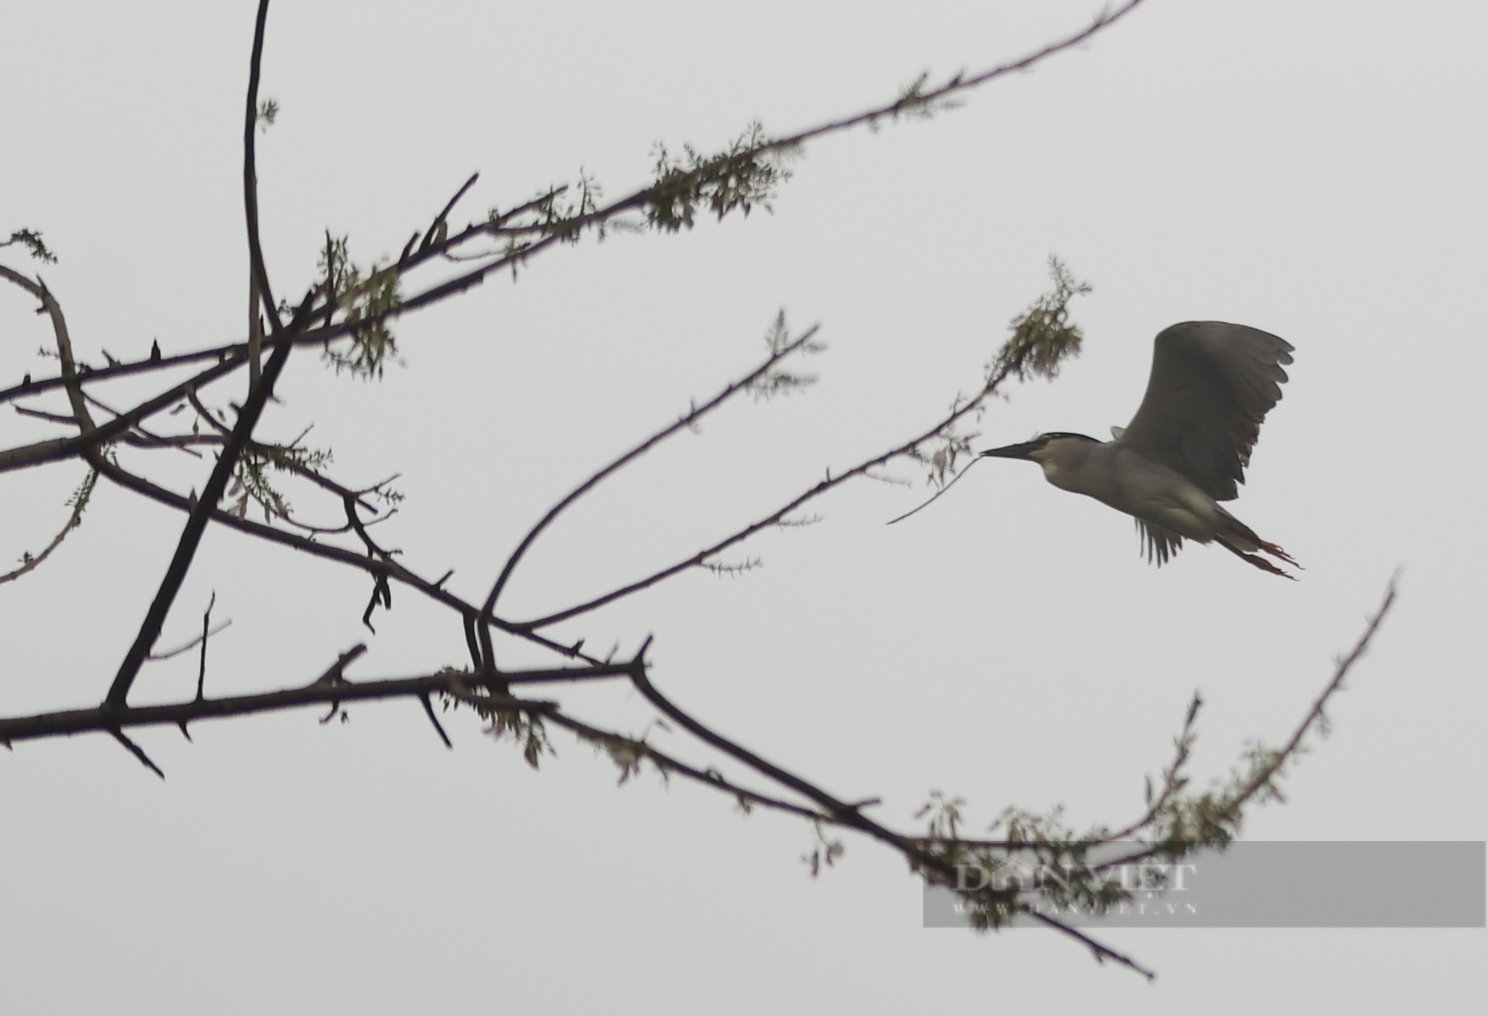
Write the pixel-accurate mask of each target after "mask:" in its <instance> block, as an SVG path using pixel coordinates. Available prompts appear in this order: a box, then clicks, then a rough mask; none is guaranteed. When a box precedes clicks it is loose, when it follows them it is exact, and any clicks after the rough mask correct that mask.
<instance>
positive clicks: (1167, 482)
mask: <svg viewBox="0 0 1488 1016" xmlns="http://www.w3.org/2000/svg"><path fill="white" fill-rule="evenodd" d="M1292 349H1293V347H1292V345H1291V343H1289V342H1287V341H1286V340H1285V339H1281V338H1278V337H1277V336H1275V335H1272V334H1271V333H1269V332H1263V331H1261V330H1260V329H1259V328H1250V327H1247V326H1246V325H1232V324H1228V323H1226V322H1224V321H1187V322H1184V323H1183V324H1176V325H1173V326H1172V327H1170V328H1165V329H1163V330H1162V331H1161V332H1159V333H1158V336H1157V341H1156V343H1155V348H1154V350H1153V354H1152V376H1151V377H1150V378H1149V379H1148V381H1147V394H1146V395H1144V396H1143V397H1142V404H1141V405H1140V406H1138V407H1137V415H1136V416H1134V417H1132V420H1131V423H1129V424H1127V425H1126V427H1125V428H1124V429H1123V428H1120V427H1113V428H1111V433H1112V435H1113V436H1112V439H1111V440H1110V441H1097V440H1096V439H1095V438H1093V437H1087V436H1085V435H1084V434H1071V433H1067V432H1064V431H1055V432H1051V433H1048V434H1040V435H1039V436H1038V437H1036V438H1034V439H1033V440H1032V441H1025V442H1023V443H1022V444H1014V445H1007V446H1006V447H1003V448H992V449H989V450H987V451H984V452H982V453H980V455H979V456H978V458H999V459H1026V460H1028V461H1030V462H1037V463H1038V464H1039V465H1040V466H1041V467H1043V470H1044V478H1045V479H1047V480H1048V481H1049V482H1050V483H1052V484H1053V485H1054V486H1056V487H1059V488H1061V489H1063V490H1068V491H1073V492H1074V493H1076V494H1084V495H1085V496H1086V497H1093V498H1095V499H1096V500H1097V501H1101V502H1104V503H1105V504H1108V505H1110V506H1111V507H1112V508H1115V509H1116V510H1117V511H1119V512H1125V513H1126V514H1128V515H1131V516H1133V517H1134V518H1135V519H1136V520H1137V531H1138V533H1139V535H1140V540H1141V546H1142V549H1143V550H1144V551H1145V552H1146V555H1147V559H1148V560H1149V561H1152V562H1154V563H1155V564H1157V565H1158V566H1159V567H1161V566H1162V565H1163V564H1164V563H1166V562H1167V560H1168V559H1169V558H1171V557H1172V556H1173V555H1174V554H1177V553H1178V551H1179V550H1180V549H1181V548H1182V546H1183V541H1184V540H1194V541H1196V542H1198V543H1210V542H1214V543H1218V544H1219V545H1220V546H1221V547H1223V548H1225V549H1226V550H1228V551H1229V552H1230V553H1232V554H1235V555H1236V556H1237V557H1240V558H1241V559H1243V560H1245V561H1248V562H1249V563H1250V564H1253V565H1255V566H1256V567H1257V568H1260V569H1262V570H1263V571H1268V572H1271V573H1272V574H1273V575H1281V576H1284V577H1285V578H1295V576H1293V575H1291V574H1289V573H1288V572H1286V571H1283V570H1282V569H1281V568H1279V567H1277V566H1276V565H1275V564H1273V563H1272V562H1271V561H1268V560H1267V559H1266V558H1264V557H1262V556H1261V554H1263V553H1264V554H1268V555H1270V556H1271V557H1273V558H1276V559H1277V560H1278V561H1282V562H1285V563H1286V564H1289V565H1291V566H1292V567H1294V568H1300V567H1301V565H1299V564H1297V562H1296V561H1294V560H1292V558H1291V556H1290V555H1289V554H1287V552H1286V551H1284V550H1282V549H1281V548H1280V547H1278V546H1277V545H1276V544H1274V543H1270V542H1268V541H1266V540H1263V539H1261V538H1260V537H1259V536H1257V535H1256V533H1255V530H1253V529H1251V528H1250V527H1249V526H1247V525H1246V524H1245V523H1243V522H1241V521H1240V520H1239V519H1237V518H1235V516H1233V515H1231V514H1230V513H1229V512H1228V511H1226V510H1225V509H1224V508H1223V507H1221V506H1220V504H1219V502H1221V501H1233V500H1234V499H1235V497H1236V495H1237V494H1238V485H1239V484H1241V483H1244V482H1245V467H1246V466H1248V465H1249V464H1250V453H1251V449H1253V448H1254V447H1255V443H1256V438H1257V436H1258V435H1259V434H1260V429H1261V421H1263V420H1264V419H1265V418H1266V414H1267V413H1268V412H1270V411H1271V407H1273V406H1275V405H1276V403H1277V402H1279V401H1280V400H1281V386H1282V384H1283V383H1284V382H1285V381H1286V379H1287V375H1286V371H1284V370H1283V369H1282V365H1283V364H1288V363H1291V362H1292V355H1291V354H1292Z"/></svg>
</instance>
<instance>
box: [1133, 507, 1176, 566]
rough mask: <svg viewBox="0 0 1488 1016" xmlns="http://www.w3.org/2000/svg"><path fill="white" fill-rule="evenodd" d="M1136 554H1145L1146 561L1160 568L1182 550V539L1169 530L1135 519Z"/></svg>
mask: <svg viewBox="0 0 1488 1016" xmlns="http://www.w3.org/2000/svg"><path fill="white" fill-rule="evenodd" d="M1136 522H1137V543H1138V551H1137V552H1138V553H1141V554H1146V555H1147V560H1148V561H1151V562H1152V563H1153V564H1155V565H1157V566H1158V567H1159V568H1161V567H1162V566H1163V565H1165V564H1167V563H1168V559H1169V558H1172V557H1177V556H1178V552H1179V551H1180V550H1182V549H1183V537H1181V536H1179V535H1178V534H1177V533H1175V532H1173V531H1172V530H1169V529H1164V528H1162V527H1161V526H1154V525H1153V524H1152V523H1150V522H1143V521H1142V520H1141V519H1137V520H1136Z"/></svg>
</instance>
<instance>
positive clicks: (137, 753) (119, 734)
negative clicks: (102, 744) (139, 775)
mask: <svg viewBox="0 0 1488 1016" xmlns="http://www.w3.org/2000/svg"><path fill="white" fill-rule="evenodd" d="M110 733H111V734H113V735H114V740H116V741H118V742H119V743H120V744H122V745H123V746H124V748H125V749H126V750H127V751H128V752H129V754H131V755H133V756H134V757H135V758H137V759H139V761H140V764H141V765H143V766H144V767H145V768H146V769H148V770H150V772H152V773H154V774H155V775H156V776H159V777H160V778H161V779H162V780H163V779H165V773H164V772H163V771H161V768H160V767H159V766H157V765H156V764H155V763H154V762H151V761H150V756H148V755H146V754H145V750H144V749H143V748H141V747H140V746H139V745H137V744H135V743H134V742H133V741H131V740H130V739H129V737H128V736H127V735H126V734H125V733H124V731H122V730H120V729H119V728H118V727H115V728H114V729H113V730H111V731H110Z"/></svg>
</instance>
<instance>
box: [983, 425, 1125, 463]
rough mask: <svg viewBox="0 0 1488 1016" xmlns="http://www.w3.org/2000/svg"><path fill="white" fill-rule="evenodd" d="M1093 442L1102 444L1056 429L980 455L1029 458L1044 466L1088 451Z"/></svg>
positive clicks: (1082, 435) (1002, 457)
mask: <svg viewBox="0 0 1488 1016" xmlns="http://www.w3.org/2000/svg"><path fill="white" fill-rule="evenodd" d="M1093 444H1100V442H1099V441H1097V440H1096V439H1095V438H1093V437H1087V436H1086V435H1084V434H1071V433H1069V432H1067V431H1062V430H1055V431H1050V432H1049V433H1047V434H1040V435H1039V436H1038V437H1036V438H1034V439H1033V440H1032V441H1024V442H1023V443H1022V444H1012V445H1005V446H1004V447H1002V448H989V449H987V450H986V451H984V452H982V453H980V457H983V458H994V459H1027V460H1028V461H1029V462H1037V463H1038V464H1039V465H1041V466H1042V465H1045V464H1046V463H1058V462H1062V461H1064V460H1065V459H1067V458H1070V457H1071V456H1076V455H1080V454H1082V453H1083V452H1085V451H1087V450H1088V447H1089V446H1090V445H1093Z"/></svg>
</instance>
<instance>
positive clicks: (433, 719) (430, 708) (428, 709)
mask: <svg viewBox="0 0 1488 1016" xmlns="http://www.w3.org/2000/svg"><path fill="white" fill-rule="evenodd" d="M420 698H421V699H422V700H423V703H424V715H425V716H427V717H429V722H430V723H432V724H434V733H436V734H438V735H439V739H440V740H441V741H443V742H444V746H445V747H446V748H450V749H453V748H454V747H455V746H454V745H453V744H451V743H450V739H449V735H448V734H446V733H445V732H444V727H443V726H441V725H440V723H439V717H438V716H435V715H434V704H433V703H432V702H430V701H429V696H428V694H424V695H422V696H420Z"/></svg>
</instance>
